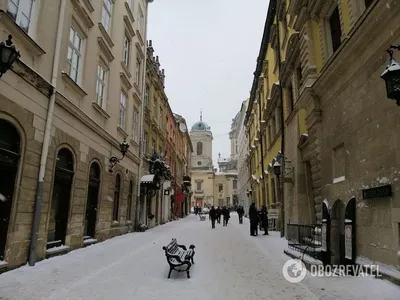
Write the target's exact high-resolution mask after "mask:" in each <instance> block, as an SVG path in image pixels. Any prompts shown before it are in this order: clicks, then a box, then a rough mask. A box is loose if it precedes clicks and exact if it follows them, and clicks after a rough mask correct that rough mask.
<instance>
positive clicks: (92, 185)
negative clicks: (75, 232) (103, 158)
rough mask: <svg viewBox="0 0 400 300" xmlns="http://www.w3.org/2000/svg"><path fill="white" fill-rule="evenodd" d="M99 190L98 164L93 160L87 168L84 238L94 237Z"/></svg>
mask: <svg viewBox="0 0 400 300" xmlns="http://www.w3.org/2000/svg"><path fill="white" fill-rule="evenodd" d="M99 191H100V166H99V164H98V163H96V162H94V163H92V164H91V166H90V170H89V185H88V193H87V203H86V214H85V238H86V237H88V238H89V237H90V238H94V236H95V233H96V221H97V205H98V201H99V200H98V199H99Z"/></svg>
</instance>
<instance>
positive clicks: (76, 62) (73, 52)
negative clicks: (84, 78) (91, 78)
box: [67, 27, 82, 83]
mask: <svg viewBox="0 0 400 300" xmlns="http://www.w3.org/2000/svg"><path fill="white" fill-rule="evenodd" d="M67 62H68V75H69V77H71V79H72V80H73V81H75V82H76V83H78V82H79V80H80V78H79V75H80V72H81V67H82V66H81V64H82V38H81V37H80V36H79V34H78V32H77V31H76V30H75V29H74V28H73V27H71V29H70V32H69V45H68V57H67Z"/></svg>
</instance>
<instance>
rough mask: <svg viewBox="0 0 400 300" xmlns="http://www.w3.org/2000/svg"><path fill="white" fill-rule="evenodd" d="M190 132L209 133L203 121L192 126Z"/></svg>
mask: <svg viewBox="0 0 400 300" xmlns="http://www.w3.org/2000/svg"><path fill="white" fill-rule="evenodd" d="M191 131H210V126H208V125H207V124H206V123H205V122H203V121H199V122H196V123H194V124H193V126H192V130H191Z"/></svg>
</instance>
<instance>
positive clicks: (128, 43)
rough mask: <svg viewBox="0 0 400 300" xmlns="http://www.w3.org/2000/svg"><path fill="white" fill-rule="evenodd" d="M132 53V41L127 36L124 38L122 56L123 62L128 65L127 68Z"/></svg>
mask: <svg viewBox="0 0 400 300" xmlns="http://www.w3.org/2000/svg"><path fill="white" fill-rule="evenodd" d="M130 51H131V41H130V40H129V39H128V37H127V36H126V35H125V37H124V52H123V54H122V60H123V62H124V63H125V65H127V66H129V56H130V55H129V54H130Z"/></svg>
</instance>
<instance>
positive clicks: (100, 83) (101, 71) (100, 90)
mask: <svg viewBox="0 0 400 300" xmlns="http://www.w3.org/2000/svg"><path fill="white" fill-rule="evenodd" d="M106 80H107V70H106V68H105V67H103V66H101V65H98V66H97V83H96V96H97V104H98V105H99V106H100V107H101V108H103V109H105V108H106V99H105V96H106Z"/></svg>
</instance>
